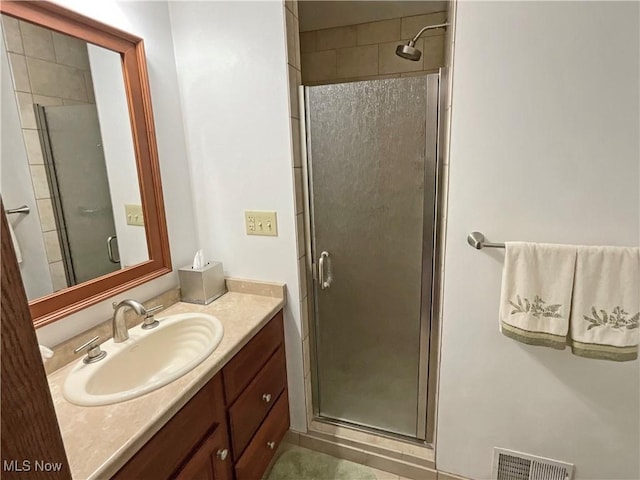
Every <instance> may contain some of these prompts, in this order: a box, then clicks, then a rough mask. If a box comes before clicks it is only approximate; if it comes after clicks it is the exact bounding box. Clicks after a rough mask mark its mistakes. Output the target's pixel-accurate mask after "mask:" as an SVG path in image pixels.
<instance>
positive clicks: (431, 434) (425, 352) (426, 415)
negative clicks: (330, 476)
mask: <svg viewBox="0 0 640 480" xmlns="http://www.w3.org/2000/svg"><path fill="white" fill-rule="evenodd" d="M444 74H445V69H444V68H441V69H440V71H439V73H437V74H429V75H425V81H426V82H427V104H426V105H425V109H427V115H426V135H425V184H424V192H425V195H424V205H425V207H426V206H427V205H429V202H430V204H431V205H433V207H432V209H429V210H430V212H429V213H430V218H431V221H430V222H427V221H425V222H424V224H423V248H422V275H421V276H422V285H421V287H422V288H421V306H420V317H421V318H420V353H419V358H420V359H421V360H423V359H427V362H423V361H421V363H420V366H419V373H418V385H419V388H418V415H417V432H418V434H417V437H416V438H415V439H414V438H409V437H406V436H403V435H399V434H395V433H391V432H386V431H382V430H377V429H373V428H369V427H366V426H362V425H357V424H353V423H349V422H346V421H343V420H337V419H331V418H327V417H322V416H321V415H320V412H319V407H318V371H317V368H318V363H317V354H316V342H315V337H316V335H317V334H316V329H317V328H318V327H317V322H318V319H319V312H318V302H317V298H316V293H315V285H316V283H317V282H318V272H317V263H316V260H315V259H316V257H315V254H316V253H317V252H316V251H315V250H316V248H315V243H316V242H315V234H314V231H313V230H314V228H313V222H312V219H313V218H314V212H313V208H314V206H313V201H312V200H313V199H312V195H313V193H312V189H311V185H312V184H313V171H312V170H313V169H312V167H311V152H309V151H308V149H307V146H308V145H309V142H308V141H307V138H308V137H309V135H310V133H309V132H308V128H307V127H308V125H309V123H310V117H309V115H310V114H309V112H308V111H307V108H306V106H307V105H308V101H309V99H308V87H305V86H300V87H299V92H298V93H299V102H298V103H299V110H300V112H299V113H300V118H301V119H304V121H301V122H300V135H301V157H302V174H303V182H302V184H303V197H304V202H305V205H306V207H307V208H306V209H305V211H304V227H305V250H306V257H307V258H306V267H307V272H309V274H308V277H310V279H311V280H312V284H313V285H314V288H311V289H310V291H309V292H308V296H309V297H310V301H311V302H312V305H313V309H312V310H310V312H309V317H310V318H309V335H310V340H312V341H310V342H309V349H310V352H309V355H310V363H311V381H312V389H311V390H312V404H313V415H314V418H313V420H315V421H319V422H322V423H329V424H335V425H343V426H344V425H347V426H349V427H350V428H352V429H355V430H361V431H365V432H373V433H376V434H378V435H381V436H386V437H390V438H399V439H402V440H413V441H416V440H417V441H419V442H420V443H423V444H426V445H427V446H432V445H433V444H434V442H435V425H436V422H435V415H436V400H437V392H436V390H437V376H438V371H439V365H438V363H439V332H440V328H439V322H440V302H441V295H440V285H441V282H442V279H441V278H440V273H439V272H440V270H441V265H442V257H443V255H442V248H443V247H444V242H443V241H442V240H441V237H442V234H441V229H442V213H441V212H440V209H441V208H442V205H443V193H442V191H443V185H444V183H443V182H444V175H443V169H442V163H443V162H442V159H441V152H442V149H441V148H440V142H442V141H445V138H444V136H443V131H444V129H443V128H442V123H441V122H442V118H443V117H442V111H441V105H442V100H443V99H444V98H445V97H446V96H445V92H444V88H443V87H444V85H443V82H442V78H443V75H444ZM368 81H372V82H375V81H377V80H368ZM429 108H433V112H432V115H429ZM430 158H431V159H433V162H429V159H430ZM430 164H431V165H432V166H433V168H432V169H430V168H429V165H430ZM427 179H429V182H427ZM427 185H432V186H433V188H429V189H428V188H427ZM431 210H432V211H431ZM426 213H427V210H426V209H424V210H423V216H424V217H425V218H426ZM436 249H437V250H436ZM429 251H431V252H432V258H431V261H429V262H426V261H425V260H426V259H425V252H429Z"/></svg>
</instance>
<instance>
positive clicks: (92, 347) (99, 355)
mask: <svg viewBox="0 0 640 480" xmlns="http://www.w3.org/2000/svg"><path fill="white" fill-rule="evenodd" d="M98 340H100V337H99V336H95V337H93V338H92V339H91V340H89V341H88V342H87V343H85V344H83V345H80V346H79V347H78V348H76V349H75V350H74V351H73V353H80V352H81V351H82V350H84V349H85V348H86V349H87V356H86V357H84V358H83V359H82V361H83V362H84V363H87V364H89V363H94V362H97V361H99V360H102V359H103V358H104V357H106V356H107V352H105V351H104V350H101V349H100V344H98V343H97V342H98Z"/></svg>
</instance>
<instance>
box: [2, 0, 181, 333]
mask: <svg viewBox="0 0 640 480" xmlns="http://www.w3.org/2000/svg"><path fill="white" fill-rule="evenodd" d="M0 13H1V14H2V27H3V28H2V30H3V39H2V40H3V42H4V43H3V48H2V54H3V55H4V56H6V60H5V59H3V60H2V62H3V64H2V67H4V66H5V65H6V63H8V64H9V66H10V71H11V75H12V78H11V80H10V82H9V83H10V84H11V86H12V87H13V90H14V92H13V93H14V94H15V102H14V104H13V108H14V110H15V111H16V112H17V114H16V115H14V117H15V118H16V120H17V123H18V125H16V126H15V127H14V126H12V125H11V122H8V123H7V122H6V120H7V118H11V112H8V113H7V112H5V110H4V107H3V112H2V121H3V126H2V130H3V132H2V133H3V139H2V140H3V141H2V144H3V148H2V175H1V178H2V189H1V192H2V196H3V201H4V205H5V208H6V210H5V211H6V213H7V214H8V218H9V221H10V225H12V226H11V230H12V232H11V233H12V235H13V237H14V239H15V242H16V243H15V246H16V247H17V248H16V256H17V257H18V260H19V262H20V265H21V271H22V278H23V283H24V284H25V289H26V290H27V294H28V296H29V305H30V309H31V315H32V318H33V321H34V324H35V326H36V328H37V327H39V326H43V325H46V324H48V323H51V322H54V321H56V320H58V319H60V318H63V317H65V316H67V315H69V314H71V313H74V312H77V311H79V310H81V309H83V308H86V307H88V306H89V305H92V304H95V303H97V302H100V301H102V300H105V299H107V298H109V297H112V296H114V295H116V294H118V293H120V292H122V291H125V290H128V289H131V288H133V287H135V286H137V285H140V284H142V283H144V282H147V281H149V280H152V279H154V278H156V277H159V276H161V275H164V274H166V273H169V272H171V257H170V252H169V239H168V234H167V225H166V219H165V213H164V201H163V195H162V185H161V178H160V168H159V163H158V153H157V146H156V138H155V129H154V122H153V113H152V107H151V95H150V90H149V80H148V76H147V67H146V58H145V53H144V44H143V40H142V39H141V38H138V37H136V36H135V35H132V34H130V33H127V32H123V31H121V30H119V29H116V28H114V27H111V26H108V25H105V24H102V23H100V22H98V21H96V20H94V19H91V18H87V17H85V16H83V15H80V14H78V13H75V12H73V11H70V10H68V9H66V8H64V7H61V6H59V5H56V4H53V3H50V2H45V1H28V2H25V1H5V0H3V1H2V2H0ZM5 70H6V69H5ZM4 78H5V77H4V74H3V80H4ZM63 81H64V82H67V83H66V84H64V85H61V84H60V83H61V82H63ZM3 83H5V84H6V83H7V82H3ZM2 94H3V98H2V103H3V105H4V104H5V103H7V102H6V100H7V98H8V93H7V92H6V89H5V88H4V87H3V92H2ZM118 95H119V97H118ZM8 103H11V102H8ZM118 108H119V110H118ZM118 114H119V115H120V116H117V115H118ZM11 128H14V130H12V131H11V132H10V131H9V130H8V129H11ZM87 129H89V130H91V129H92V130H91V131H89V130H87ZM18 132H19V133H18ZM12 133H16V134H15V135H12ZM19 136H20V137H21V140H22V142H23V143H22V151H20V149H19V148H17V147H16V148H15V149H14V150H11V148H10V147H11V145H8V146H6V147H5V144H11V143H12V142H10V141H7V142H6V141H5V140H6V139H11V138H14V139H15V138H17V137H19ZM14 143H15V142H14ZM16 145H17V144H16ZM38 147H39V148H38ZM18 157H23V158H18ZM11 162H13V164H11ZM14 164H15V165H14ZM14 167H15V168H14ZM14 170H15V171H14ZM126 171H128V172H130V176H129V178H123V177H122V176H121V174H122V172H126ZM25 172H26V173H25ZM25 178H26V179H28V180H27V181H25V182H23V183H26V184H28V185H29V187H30V188H31V189H32V190H31V191H26V190H28V188H27V189H26V190H24V191H19V190H18V186H19V184H20V183H21V179H22V180H24V179H25ZM125 186H126V187H128V188H125ZM23 205H25V206H26V207H27V208H26V209H23V208H22V207H23ZM36 217H37V221H36ZM29 224H30V225H32V226H33V225H35V227H34V228H35V229H36V230H38V228H39V231H37V232H36V233H33V232H34V231H35V230H33V231H30V230H29V229H28V228H27V227H28V225H29ZM141 227H142V228H141ZM29 228H31V227H29ZM21 243H22V245H20V244H21ZM18 252H20V253H18ZM39 257H42V260H41V261H40V262H39V263H38V262H37V261H36V260H37V259H38V258H39ZM43 262H44V263H43ZM34 265H37V266H38V268H40V270H38V269H37V268H35V267H34ZM43 272H44V273H43ZM47 274H49V277H48V278H47ZM27 277H29V278H27ZM30 292H31V294H30Z"/></svg>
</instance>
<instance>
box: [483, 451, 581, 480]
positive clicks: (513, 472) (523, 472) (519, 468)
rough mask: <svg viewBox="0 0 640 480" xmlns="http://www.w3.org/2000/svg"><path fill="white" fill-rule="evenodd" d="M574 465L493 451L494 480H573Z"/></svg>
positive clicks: (508, 452) (511, 452) (523, 454)
mask: <svg viewBox="0 0 640 480" xmlns="http://www.w3.org/2000/svg"><path fill="white" fill-rule="evenodd" d="M572 477H573V465H572V464H571V463H565V462H559V461H557V460H551V459H549V458H542V457H536V456H534V455H528V454H526V453H520V452H514V451H512V450H505V449H503V448H494V449H493V474H492V475H491V479H492V480H571V478H572Z"/></svg>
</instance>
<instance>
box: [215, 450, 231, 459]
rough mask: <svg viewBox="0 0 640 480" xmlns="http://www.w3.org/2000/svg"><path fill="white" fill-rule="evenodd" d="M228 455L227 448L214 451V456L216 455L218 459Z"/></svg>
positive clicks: (225, 457)
mask: <svg viewBox="0 0 640 480" xmlns="http://www.w3.org/2000/svg"><path fill="white" fill-rule="evenodd" d="M228 455H229V450H227V449H226V448H225V449H224V450H218V451H217V452H216V457H218V458H219V459H220V460H226V459H227V456H228Z"/></svg>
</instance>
